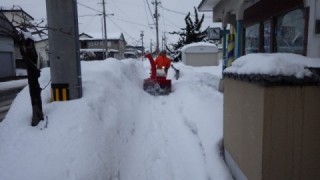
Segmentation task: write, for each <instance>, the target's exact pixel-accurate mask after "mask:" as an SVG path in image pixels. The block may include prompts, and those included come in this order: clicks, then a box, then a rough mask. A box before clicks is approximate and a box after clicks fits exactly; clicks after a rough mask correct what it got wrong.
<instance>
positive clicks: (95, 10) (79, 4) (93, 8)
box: [77, 2, 102, 13]
mask: <svg viewBox="0 0 320 180" xmlns="http://www.w3.org/2000/svg"><path fill="white" fill-rule="evenodd" d="M77 4H78V5H80V6H83V7H85V8H88V9H91V10H93V11H96V12H99V13H102V11H99V10H96V9H94V8H92V7H89V6H87V5H85V4H82V3H79V2H77Z"/></svg>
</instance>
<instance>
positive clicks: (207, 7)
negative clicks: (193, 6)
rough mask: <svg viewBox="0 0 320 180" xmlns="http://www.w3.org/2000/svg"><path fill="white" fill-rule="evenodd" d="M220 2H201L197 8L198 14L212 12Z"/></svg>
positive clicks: (213, 0) (205, 0) (214, 0)
mask: <svg viewBox="0 0 320 180" xmlns="http://www.w3.org/2000/svg"><path fill="white" fill-rule="evenodd" d="M220 1H221V0H202V1H201V2H200V4H199V6H198V10H199V12H206V11H213V7H215V6H216V5H217V4H218V3H219V2H220Z"/></svg>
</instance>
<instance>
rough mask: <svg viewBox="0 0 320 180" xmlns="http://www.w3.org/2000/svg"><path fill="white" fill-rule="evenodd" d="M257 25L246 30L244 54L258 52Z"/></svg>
mask: <svg viewBox="0 0 320 180" xmlns="http://www.w3.org/2000/svg"><path fill="white" fill-rule="evenodd" d="M259 27H260V26H259V24H255V25H253V26H249V27H247V28H246V37H245V38H246V39H245V53H246V54H249V53H256V52H259Z"/></svg>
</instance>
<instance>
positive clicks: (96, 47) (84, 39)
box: [79, 32, 126, 59]
mask: <svg viewBox="0 0 320 180" xmlns="http://www.w3.org/2000/svg"><path fill="white" fill-rule="evenodd" d="M79 40H80V48H81V49H82V50H84V49H90V50H92V51H94V53H95V54H96V57H97V58H99V59H103V57H104V53H105V51H104V49H105V45H104V44H105V39H104V38H103V36H102V34H101V33H81V34H80V35H79ZM107 44H108V47H107V48H108V57H113V58H116V59H123V58H124V57H125V55H124V52H125V50H126V41H125V39H124V36H123V34H122V33H120V32H119V33H107Z"/></svg>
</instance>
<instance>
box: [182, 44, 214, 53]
mask: <svg viewBox="0 0 320 180" xmlns="http://www.w3.org/2000/svg"><path fill="white" fill-rule="evenodd" d="M197 47H198V48H200V47H206V48H207V49H208V50H209V51H210V52H217V51H218V48H217V46H216V45H215V44H212V43H207V42H197V43H191V44H187V45H185V46H183V47H182V48H181V52H183V53H184V52H186V51H187V50H188V49H190V48H197ZM201 51H203V50H198V52H201Z"/></svg>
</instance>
